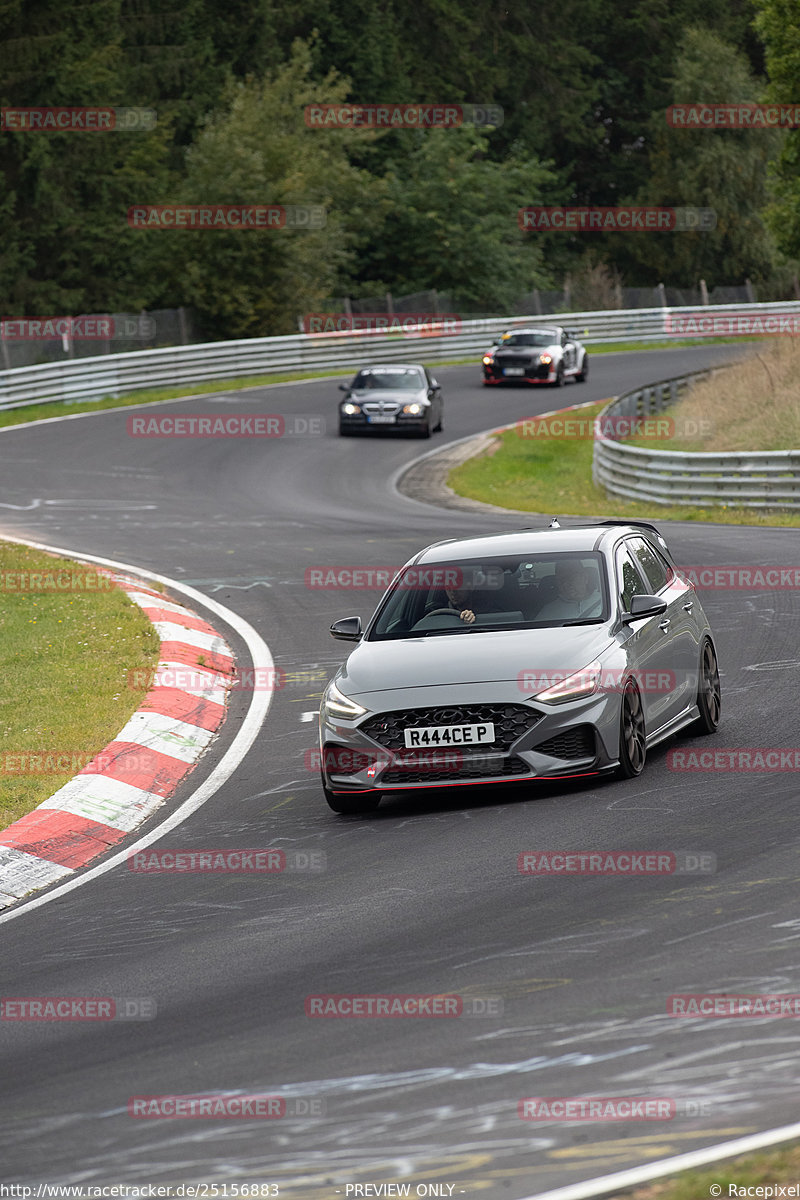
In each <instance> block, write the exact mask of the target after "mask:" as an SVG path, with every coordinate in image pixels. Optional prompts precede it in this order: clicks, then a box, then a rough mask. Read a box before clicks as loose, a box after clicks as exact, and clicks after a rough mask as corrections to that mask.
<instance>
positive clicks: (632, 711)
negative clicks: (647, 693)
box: [617, 679, 647, 779]
mask: <svg viewBox="0 0 800 1200" xmlns="http://www.w3.org/2000/svg"><path fill="white" fill-rule="evenodd" d="M646 758H647V744H646V741H645V729H644V713H643V712H642V697H641V695H640V694H639V689H638V688H637V686H636V684H635V683H634V682H633V680H632V679H628V681H627V682H626V684H625V688H624V690H623V692H622V703H621V705H620V716H619V767H618V768H617V776H618V777H619V778H620V779H635V778H636V777H637V775H641V773H642V771H643V770H644V764H645V760H646Z"/></svg>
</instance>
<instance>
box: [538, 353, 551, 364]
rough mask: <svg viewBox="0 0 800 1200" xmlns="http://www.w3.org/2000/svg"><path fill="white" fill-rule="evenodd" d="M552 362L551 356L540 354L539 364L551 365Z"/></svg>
mask: <svg viewBox="0 0 800 1200" xmlns="http://www.w3.org/2000/svg"><path fill="white" fill-rule="evenodd" d="M552 361H553V356H552V354H540V355H539V362H543V363H551V362H552Z"/></svg>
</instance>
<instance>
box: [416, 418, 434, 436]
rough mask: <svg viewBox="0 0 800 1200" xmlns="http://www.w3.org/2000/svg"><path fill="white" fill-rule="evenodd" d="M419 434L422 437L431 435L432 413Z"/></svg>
mask: <svg viewBox="0 0 800 1200" xmlns="http://www.w3.org/2000/svg"><path fill="white" fill-rule="evenodd" d="M419 436H420V437H421V438H429V437H430V436H431V418H430V414H429V415H428V419H427V421H426V422H425V425H424V426H423V428H422V429H420V431H419Z"/></svg>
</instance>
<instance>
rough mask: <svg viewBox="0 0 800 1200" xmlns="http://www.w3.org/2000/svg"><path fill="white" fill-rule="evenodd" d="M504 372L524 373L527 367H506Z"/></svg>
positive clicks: (508, 373) (512, 373)
mask: <svg viewBox="0 0 800 1200" xmlns="http://www.w3.org/2000/svg"><path fill="white" fill-rule="evenodd" d="M503 374H504V375H524V374H525V368H524V367H504V368H503Z"/></svg>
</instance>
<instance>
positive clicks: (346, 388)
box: [339, 383, 350, 392]
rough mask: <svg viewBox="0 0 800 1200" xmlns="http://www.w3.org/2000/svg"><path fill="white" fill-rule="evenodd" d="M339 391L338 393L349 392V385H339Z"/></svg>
mask: <svg viewBox="0 0 800 1200" xmlns="http://www.w3.org/2000/svg"><path fill="white" fill-rule="evenodd" d="M339 391H340V392H349V391H350V384H349V383H340V384H339Z"/></svg>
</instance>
